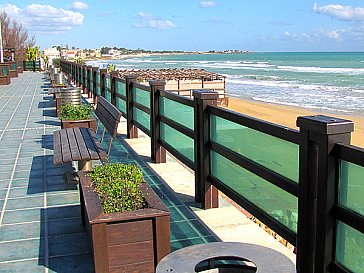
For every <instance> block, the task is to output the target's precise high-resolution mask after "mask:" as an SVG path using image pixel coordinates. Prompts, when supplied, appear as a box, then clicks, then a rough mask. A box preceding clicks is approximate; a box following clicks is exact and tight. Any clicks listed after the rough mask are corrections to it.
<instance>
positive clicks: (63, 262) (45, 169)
mask: <svg viewBox="0 0 364 273" xmlns="http://www.w3.org/2000/svg"><path fill="white" fill-rule="evenodd" d="M45 85H46V81H45V79H44V75H43V74H42V73H37V72H36V73H33V72H25V73H23V74H21V75H20V76H19V77H18V78H15V79H12V81H11V85H8V86H0V153H1V155H2V156H1V158H0V212H1V214H0V272H7V273H10V272H25V273H26V272H93V270H92V258H91V254H90V246H89V243H88V241H87V240H86V236H85V233H84V231H83V229H82V225H81V219H80V206H79V197H78V189H77V187H76V186H75V185H67V184H65V180H64V176H63V174H64V173H66V172H70V171H71V170H72V166H71V165H64V166H57V167H56V166H54V165H53V147H52V146H53V138H52V134H53V131H54V130H55V129H58V128H59V127H58V126H59V125H60V123H59V121H58V119H57V117H56V116H55V108H54V105H53V102H52V100H51V96H48V95H47V91H46V90H45V88H44V87H45Z"/></svg>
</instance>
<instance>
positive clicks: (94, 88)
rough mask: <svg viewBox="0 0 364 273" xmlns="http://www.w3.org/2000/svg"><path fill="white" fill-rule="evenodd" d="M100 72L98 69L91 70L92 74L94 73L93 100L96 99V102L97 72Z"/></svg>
mask: <svg viewBox="0 0 364 273" xmlns="http://www.w3.org/2000/svg"><path fill="white" fill-rule="evenodd" d="M98 70H99V68H98V67H95V66H94V67H92V70H91V73H92V93H91V96H92V98H94V100H95V97H96V84H97V83H96V76H97V71H98Z"/></svg>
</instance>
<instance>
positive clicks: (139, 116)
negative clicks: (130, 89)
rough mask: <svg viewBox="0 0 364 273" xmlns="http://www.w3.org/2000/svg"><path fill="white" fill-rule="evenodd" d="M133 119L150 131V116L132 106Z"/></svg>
mask: <svg viewBox="0 0 364 273" xmlns="http://www.w3.org/2000/svg"><path fill="white" fill-rule="evenodd" d="M133 120H135V121H137V122H139V123H140V124H141V125H143V126H144V127H145V128H146V129H148V131H150V116H149V114H147V113H145V112H143V111H142V110H140V109H138V108H136V107H133Z"/></svg>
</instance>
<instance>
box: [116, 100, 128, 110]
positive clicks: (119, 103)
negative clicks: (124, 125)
mask: <svg viewBox="0 0 364 273" xmlns="http://www.w3.org/2000/svg"><path fill="white" fill-rule="evenodd" d="M116 108H118V109H119V110H120V111H121V112H123V113H124V114H126V102H125V101H124V100H122V99H121V98H118V97H116Z"/></svg>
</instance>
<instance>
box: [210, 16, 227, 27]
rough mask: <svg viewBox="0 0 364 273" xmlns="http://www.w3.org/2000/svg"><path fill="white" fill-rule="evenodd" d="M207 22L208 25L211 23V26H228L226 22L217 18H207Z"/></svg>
mask: <svg viewBox="0 0 364 273" xmlns="http://www.w3.org/2000/svg"><path fill="white" fill-rule="evenodd" d="M207 22H208V23H211V24H216V25H224V24H228V22H227V21H225V20H223V19H221V18H219V17H212V18H209V19H207Z"/></svg>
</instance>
